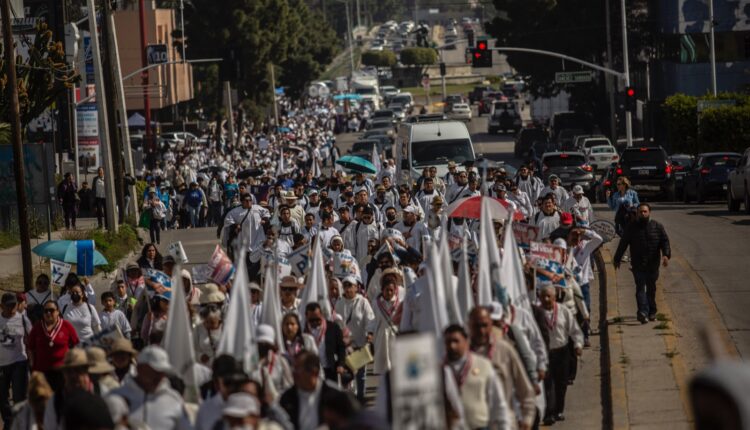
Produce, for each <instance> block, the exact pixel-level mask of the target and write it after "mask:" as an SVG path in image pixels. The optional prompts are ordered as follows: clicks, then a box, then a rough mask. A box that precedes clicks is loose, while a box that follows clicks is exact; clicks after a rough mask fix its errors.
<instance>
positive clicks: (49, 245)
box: [31, 240, 109, 266]
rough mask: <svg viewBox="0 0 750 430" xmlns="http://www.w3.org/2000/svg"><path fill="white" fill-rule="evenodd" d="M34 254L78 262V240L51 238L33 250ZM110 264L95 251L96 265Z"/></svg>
mask: <svg viewBox="0 0 750 430" xmlns="http://www.w3.org/2000/svg"><path fill="white" fill-rule="evenodd" d="M31 251H32V252H33V253H34V254H36V255H38V256H40V257H45V258H51V259H53V260H59V261H64V262H66V263H71V264H76V263H78V253H77V252H76V241H74V240H50V241H48V242H44V243H40V244H39V245H37V246H35V247H34V249H32V250H31ZM107 264H109V263H108V262H107V259H106V258H104V256H103V255H102V254H101V252H99V251H94V266H106V265H107Z"/></svg>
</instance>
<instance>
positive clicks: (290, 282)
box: [279, 276, 302, 288]
mask: <svg viewBox="0 0 750 430" xmlns="http://www.w3.org/2000/svg"><path fill="white" fill-rule="evenodd" d="M279 287H281V288H302V284H301V283H300V282H299V281H297V278H295V277H294V276H284V277H283V278H281V283H280V284H279Z"/></svg>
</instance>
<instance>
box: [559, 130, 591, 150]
mask: <svg viewBox="0 0 750 430" xmlns="http://www.w3.org/2000/svg"><path fill="white" fill-rule="evenodd" d="M582 134H586V132H585V131H584V130H581V129H579V128H566V129H564V130H561V131H560V133H559V134H558V135H557V144H558V145H560V148H562V149H563V151H577V150H578V148H575V147H574V145H573V142H575V140H576V137H577V136H580V135H582Z"/></svg>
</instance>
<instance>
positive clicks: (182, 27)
mask: <svg viewBox="0 0 750 430" xmlns="http://www.w3.org/2000/svg"><path fill="white" fill-rule="evenodd" d="M180 31H182V53H181V54H182V73H183V77H184V78H185V85H187V84H188V81H189V79H188V66H187V63H186V62H185V61H186V60H187V57H186V56H185V41H186V40H187V37H186V33H185V0H180ZM188 92H190V89H189V88H188ZM177 106H178V109H177V111H178V112H179V104H178V105H177ZM187 109H188V108H187V103H186V104H185V116H184V117H183V118H182V136H183V138H185V141H187V137H185V136H186V134H185V133H187V129H186V127H185V122H187Z"/></svg>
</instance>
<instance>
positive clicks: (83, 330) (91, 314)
mask: <svg viewBox="0 0 750 430" xmlns="http://www.w3.org/2000/svg"><path fill="white" fill-rule="evenodd" d="M68 293H69V295H70V304H67V305H65V306H63V308H62V310H61V311H60V314H61V315H62V317H63V319H65V320H66V321H68V322H69V323H71V324H72V325H73V328H75V329H76V333H78V337H79V338H80V339H81V342H82V343H84V344H86V343H87V342H88V341H89V340H90V339H91V338H92V337H94V335H95V334H97V333H99V332H100V331H101V321H100V320H99V314H98V313H97V312H96V309H94V307H93V306H91V305H90V304H89V303H88V302H86V301H85V300H84V295H83V288H82V287H81V285H73V286H72V287H70V289H69V290H68Z"/></svg>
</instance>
